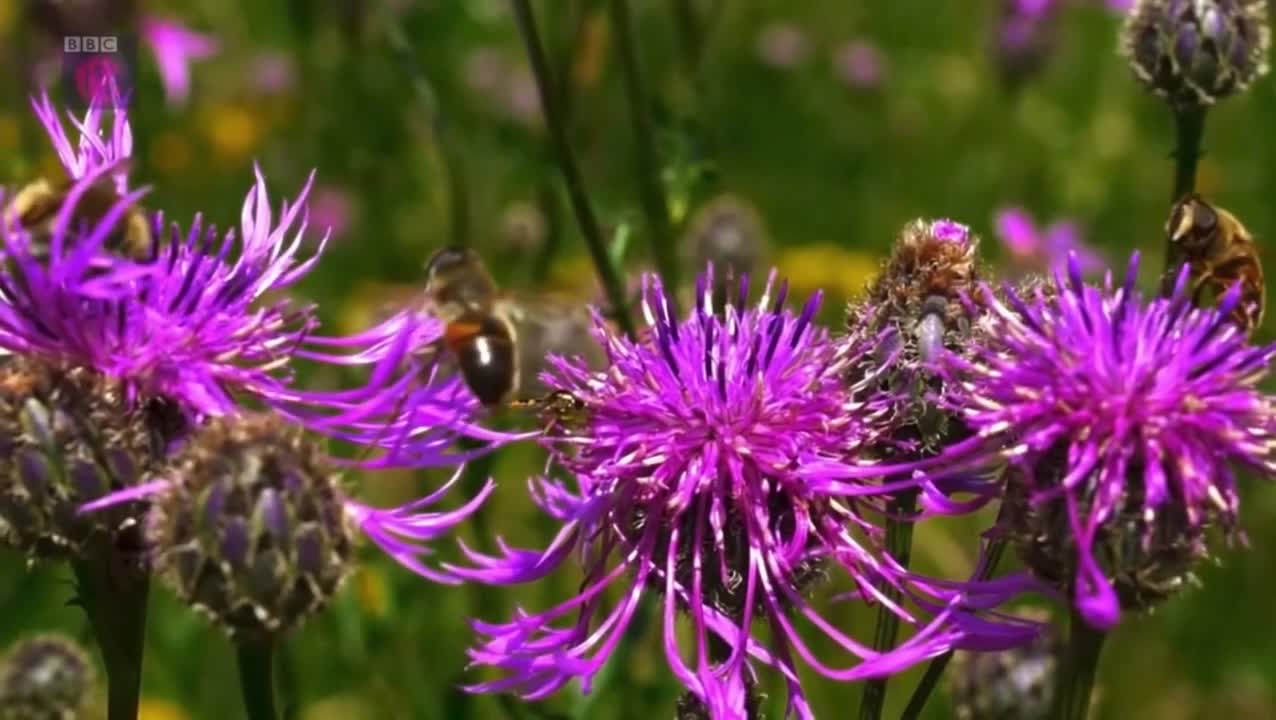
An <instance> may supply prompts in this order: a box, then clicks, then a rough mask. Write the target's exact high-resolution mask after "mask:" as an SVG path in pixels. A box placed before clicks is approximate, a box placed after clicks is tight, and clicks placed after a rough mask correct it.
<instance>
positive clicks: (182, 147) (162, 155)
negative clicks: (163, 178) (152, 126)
mask: <svg viewBox="0 0 1276 720" xmlns="http://www.w3.org/2000/svg"><path fill="white" fill-rule="evenodd" d="M150 160H151V165H152V166H153V167H154V168H155V171H156V172H157V173H161V174H166V175H176V174H178V173H180V172H182V171H183V170H185V169H186V168H187V167H188V166H189V165H190V162H191V144H190V141H189V140H187V139H186V138H184V137H182V136H181V135H178V134H177V133H175V132H171V131H170V132H161V133H159V134H158V135H156V136H155V139H154V140H152V141H151V155H150Z"/></svg>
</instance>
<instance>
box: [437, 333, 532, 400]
mask: <svg viewBox="0 0 1276 720" xmlns="http://www.w3.org/2000/svg"><path fill="white" fill-rule="evenodd" d="M446 340H447V343H448V345H449V346H450V349H451V351H452V353H453V354H454V355H455V356H456V361H457V365H459V366H460V368H461V376H462V377H463V378H464V379H465V384H466V385H467V386H469V388H470V391H471V392H473V393H474V395H475V397H477V398H478V399H479V401H480V402H482V403H483V404H484V405H496V404H499V403H500V402H502V401H503V400H505V399H506V398H507V397H508V396H509V395H510V393H511V392H513V390H514V379H515V377H516V376H517V370H518V368H517V366H516V362H517V360H516V356H515V353H516V351H515V348H514V338H513V337H512V335H511V333H510V331H509V328H508V327H507V326H506V325H505V324H503V323H502V322H501V321H500V320H498V319H497V318H494V317H484V318H474V319H473V321H468V320H466V319H463V320H461V321H459V322H457V323H454V324H452V325H450V326H449V327H448V337H447V338H446Z"/></svg>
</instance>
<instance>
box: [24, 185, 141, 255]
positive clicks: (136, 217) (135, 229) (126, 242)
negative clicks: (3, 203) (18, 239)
mask: <svg viewBox="0 0 1276 720" xmlns="http://www.w3.org/2000/svg"><path fill="white" fill-rule="evenodd" d="M75 187H76V185H75V182H74V181H73V180H72V179H70V178H60V179H58V180H56V181H52V182H51V181H49V180H46V179H43V178H41V179H39V180H36V181H34V182H31V183H29V184H27V185H26V186H24V187H23V188H22V189H21V190H19V191H18V192H17V193H16V194H15V195H14V196H13V200H12V201H11V202H10V203H9V205H8V207H6V208H4V210H3V214H2V217H3V221H4V222H6V223H9V224H11V225H17V226H18V227H20V228H22V229H23V230H25V231H26V232H28V233H30V235H31V240H30V242H31V245H32V255H33V256H34V257H35V258H36V259H38V260H48V258H49V244H50V242H51V241H52V238H53V233H54V228H53V224H54V222H55V221H56V220H57V218H58V211H59V210H61V209H62V207H63V205H64V204H66V203H67V202H68V200H72V201H73V202H74V203H75V204H74V206H73V207H74V209H73V210H72V214H71V217H70V222H71V224H72V225H73V226H89V227H94V226H98V225H99V224H101V223H102V222H103V221H104V220H106V218H107V214H108V213H110V212H111V210H112V209H113V208H114V207H116V205H117V204H118V203H119V202H120V200H121V199H122V196H121V195H120V194H119V192H118V191H117V190H116V187H115V184H114V182H113V181H112V180H111V179H110V178H103V179H101V180H99V181H98V182H95V183H93V184H92V185H89V186H88V187H87V188H85V189H84V190H83V191H82V192H81V193H80V194H79V196H78V198H72V197H71V193H72V190H74V189H75ZM110 228H111V231H110V234H109V236H108V237H107V239H106V242H104V243H103V245H102V247H103V248H104V249H106V250H108V251H111V252H118V253H120V254H122V255H124V256H125V257H128V258H131V259H134V260H147V259H150V258H153V257H154V255H155V250H156V246H155V236H154V234H153V233H152V232H151V225H150V220H149V219H147V217H146V211H145V210H143V209H142V207H141V206H139V205H130V206H128V208H127V209H126V210H125V211H124V215H123V217H122V218H120V219H118V220H115V221H113V222H112V224H111V226H110Z"/></svg>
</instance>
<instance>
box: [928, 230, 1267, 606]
mask: <svg viewBox="0 0 1276 720" xmlns="http://www.w3.org/2000/svg"><path fill="white" fill-rule="evenodd" d="M1137 269H1138V260H1137V255H1136V256H1135V257H1134V258H1132V259H1131V261H1130V265H1129V271H1128V273H1127V275H1126V278H1125V282H1124V283H1123V284H1122V285H1121V286H1119V287H1116V288H1114V287H1113V283H1112V277H1111V274H1109V275H1108V277H1107V280H1106V281H1105V283H1104V286H1103V287H1101V288H1100V287H1094V286H1089V285H1086V284H1084V283H1083V282H1082V277H1081V266H1080V263H1079V262H1078V261H1077V260H1076V259H1075V258H1074V259H1073V260H1072V261H1071V262H1070V264H1069V267H1068V270H1067V273H1066V275H1065V274H1064V271H1062V270H1060V271H1057V273H1056V276H1055V281H1054V291H1053V292H1038V293H1037V294H1036V296H1034V297H1022V296H1020V295H1018V294H1016V293H1015V292H1014V291H1012V290H1007V291H1006V296H1005V299H1002V298H999V297H996V296H994V294H993V293H992V291H991V290H990V289H988V288H987V287H985V288H984V295H985V303H986V304H987V305H988V307H989V308H990V313H989V314H988V315H987V316H986V320H985V321H984V322H986V323H988V328H987V329H988V331H989V332H987V333H986V337H987V338H989V340H988V341H987V343H986V345H985V346H984V347H980V348H975V349H973V351H972V352H971V353H970V354H968V355H967V356H966V358H965V359H963V357H959V356H958V355H956V354H953V353H950V354H948V355H946V356H945V357H944V359H943V361H942V363H941V368H940V370H941V372H942V373H943V375H944V377H945V379H946V381H947V383H948V387H950V388H953V389H955V390H954V393H953V397H952V398H950V403H951V405H952V407H953V409H954V410H955V411H957V412H959V413H960V415H961V417H962V418H963V420H964V421H965V423H966V424H967V425H969V426H970V427H971V428H972V429H973V430H975V432H976V436H975V437H974V438H972V439H971V440H969V441H966V442H964V443H962V444H960V446H954V447H953V448H950V449H949V450H948V451H947V452H946V453H945V456H944V457H942V458H941V461H946V462H948V464H949V467H950V468H954V467H966V466H968V461H969V460H971V459H973V460H974V461H975V462H976V464H980V463H982V464H985V465H987V466H996V465H1000V464H1001V463H1003V462H1006V461H1009V474H1008V479H1007V489H1006V493H1007V500H1006V502H1007V503H1008V505H1009V507H1007V508H1005V509H1003V516H1007V518H1008V525H1009V529H1010V530H1011V531H1012V535H1013V537H1014V538H1015V539H1016V540H1017V541H1018V543H1019V545H1020V551H1021V553H1022V554H1023V556H1024V559H1025V561H1026V562H1027V564H1028V565H1029V566H1030V567H1032V569H1033V570H1035V571H1036V572H1037V573H1038V574H1040V575H1042V576H1044V577H1045V578H1046V579H1047V580H1050V581H1052V582H1054V583H1056V584H1057V585H1059V586H1060V587H1061V588H1066V589H1071V590H1073V592H1075V602H1076V605H1077V608H1078V609H1079V610H1080V612H1081V613H1082V614H1083V615H1084V617H1085V618H1086V620H1087V621H1088V622H1089V623H1090V624H1091V625H1093V626H1095V627H1098V628H1104V629H1106V628H1110V627H1112V626H1113V625H1114V624H1115V623H1116V622H1117V621H1118V618H1119V615H1120V611H1121V609H1122V608H1123V607H1125V608H1127V609H1132V608H1142V607H1147V606H1148V605H1149V604H1150V603H1152V602H1154V601H1157V600H1160V599H1163V598H1164V597H1166V596H1168V595H1169V594H1171V593H1172V592H1174V591H1176V590H1177V589H1178V588H1179V586H1181V585H1182V584H1183V582H1184V580H1185V579H1187V578H1188V577H1190V576H1189V573H1190V570H1191V567H1192V565H1193V564H1194V563H1195V561H1197V560H1198V559H1200V558H1201V557H1202V556H1203V555H1204V554H1205V540H1206V537H1205V536H1206V531H1207V529H1209V528H1210V527H1213V526H1221V527H1222V528H1223V529H1224V530H1228V531H1230V530H1232V529H1233V528H1234V526H1235V523H1236V514H1237V506H1238V496H1237V493H1236V481H1235V475H1234V470H1235V469H1236V468H1239V467H1244V468H1248V469H1252V470H1255V471H1257V472H1258V473H1259V474H1260V475H1263V476H1268V477H1270V476H1272V475H1273V474H1276V461H1274V460H1273V450H1276V403H1274V402H1273V399H1272V398H1271V397H1270V396H1268V395H1266V394H1264V393H1263V392H1261V391H1260V390H1258V389H1257V387H1256V383H1257V382H1258V380H1259V379H1260V378H1261V377H1262V376H1263V375H1264V374H1265V373H1266V371H1267V367H1268V364H1269V363H1270V362H1271V360H1272V358H1273V356H1276V345H1270V346H1266V347H1253V346H1250V345H1248V344H1247V342H1246V339H1245V336H1244V334H1243V333H1241V332H1240V331H1238V330H1237V329H1236V328H1235V327H1234V326H1233V325H1232V323H1231V322H1230V320H1229V319H1228V312H1229V310H1230V309H1231V308H1232V307H1234V306H1235V305H1236V303H1237V302H1239V296H1238V295H1237V294H1236V292H1235V291H1232V292H1229V293H1228V294H1227V295H1226V296H1225V298H1224V299H1223V300H1222V302H1221V306H1220V307H1219V309H1218V310H1213V309H1197V308H1193V307H1192V306H1191V304H1190V302H1189V299H1188V297H1187V296H1186V294H1185V283H1186V279H1187V275H1186V274H1182V275H1180V277H1179V282H1178V285H1177V287H1176V288H1175V291H1174V294H1173V295H1172V296H1171V297H1169V298H1165V299H1161V298H1157V299H1152V300H1150V301H1148V300H1145V299H1144V298H1142V297H1141V296H1140V295H1139V294H1138V293H1137V291H1136V290H1135V288H1134V282H1135V276H1136V273H1137ZM971 453H973V455H971ZM963 455H965V456H966V457H965V459H963V457H962V456H963Z"/></svg>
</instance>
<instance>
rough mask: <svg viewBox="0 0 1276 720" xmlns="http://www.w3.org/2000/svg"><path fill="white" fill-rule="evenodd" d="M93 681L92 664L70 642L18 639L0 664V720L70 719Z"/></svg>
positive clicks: (54, 638) (48, 638) (40, 637)
mask: <svg viewBox="0 0 1276 720" xmlns="http://www.w3.org/2000/svg"><path fill="white" fill-rule="evenodd" d="M93 682H94V670H93V664H92V663H91V662H89V658H88V656H86V655H85V654H84V651H82V650H80V648H79V647H78V646H76V644H75V643H73V642H72V641H71V640H70V639H68V638H65V637H62V636H60V635H37V636H34V637H30V638H27V639H25V640H22V641H20V642H18V643H17V644H15V645H14V646H13V647H12V648H11V649H10V650H9V652H8V653H7V654H6V655H5V658H4V660H3V663H0V720H74V719H75V718H77V717H79V712H80V710H81V708H82V706H83V705H84V702H85V700H86V698H87V696H88V694H89V691H90V689H91V688H92V687H93Z"/></svg>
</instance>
